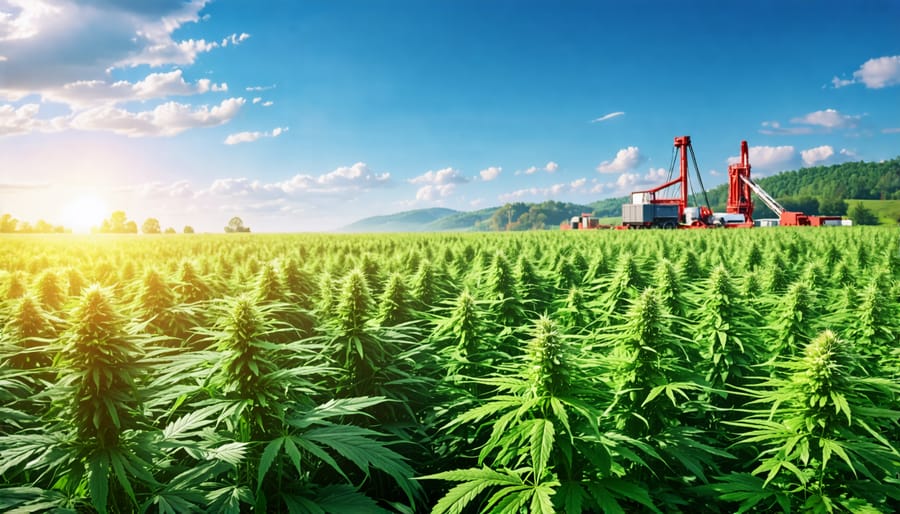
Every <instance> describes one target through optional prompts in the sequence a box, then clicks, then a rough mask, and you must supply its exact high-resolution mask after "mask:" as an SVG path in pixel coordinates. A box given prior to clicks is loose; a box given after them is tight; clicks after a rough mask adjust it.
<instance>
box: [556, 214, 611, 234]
mask: <svg viewBox="0 0 900 514" xmlns="http://www.w3.org/2000/svg"><path fill="white" fill-rule="evenodd" d="M559 228H560V230H586V229H589V228H601V225H600V220H599V219H598V218H597V217H596V216H594V215H593V214H591V213H589V212H582V213H581V216H572V219H570V220H568V221H563V222H562V223H560V224H559ZM602 228H609V225H604V226H603V227H602Z"/></svg>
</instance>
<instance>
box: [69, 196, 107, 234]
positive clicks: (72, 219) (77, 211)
mask: <svg viewBox="0 0 900 514" xmlns="http://www.w3.org/2000/svg"><path fill="white" fill-rule="evenodd" d="M109 214H110V211H109V207H108V206H107V205H106V202H105V201H104V200H103V199H101V198H100V197H98V196H97V195H93V194H85V195H80V196H76V197H75V198H74V199H72V200H71V201H69V203H67V204H66V205H65V206H64V208H63V210H62V216H61V217H60V218H59V222H60V223H61V224H63V225H64V226H66V227H68V228H71V229H72V231H73V232H80V233H87V232H90V231H91V228H93V227H99V226H100V224H101V222H102V221H103V219H104V218H108V217H109Z"/></svg>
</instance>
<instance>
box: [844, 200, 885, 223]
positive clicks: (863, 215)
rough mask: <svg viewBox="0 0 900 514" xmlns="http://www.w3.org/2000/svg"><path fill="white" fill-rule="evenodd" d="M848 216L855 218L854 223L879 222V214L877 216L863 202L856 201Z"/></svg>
mask: <svg viewBox="0 0 900 514" xmlns="http://www.w3.org/2000/svg"><path fill="white" fill-rule="evenodd" d="M848 216H850V219H852V220H853V224H854V225H877V224H878V216H876V215H875V213H873V212H872V210H871V209H869V208H867V207H866V206H865V205H863V203H862V202H856V204H855V205H854V206H853V207H851V208H850V212H849V213H848Z"/></svg>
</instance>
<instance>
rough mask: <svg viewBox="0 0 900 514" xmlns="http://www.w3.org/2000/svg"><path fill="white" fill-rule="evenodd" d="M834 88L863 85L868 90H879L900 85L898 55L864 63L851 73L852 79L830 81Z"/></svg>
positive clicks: (836, 78)
mask: <svg viewBox="0 0 900 514" xmlns="http://www.w3.org/2000/svg"><path fill="white" fill-rule="evenodd" d="M831 83H832V85H834V87H836V88H840V87H845V86H849V85H851V84H860V83H861V84H865V86H866V87H867V88H869V89H881V88H884V87H888V86H895V85H897V84H900V55H891V56H885V57H876V58H873V59H869V60H868V61H866V62H864V63H863V64H862V65H861V66H860V67H859V69H858V70H856V71H854V72H853V79H841V78H838V77H834V78H833V79H831Z"/></svg>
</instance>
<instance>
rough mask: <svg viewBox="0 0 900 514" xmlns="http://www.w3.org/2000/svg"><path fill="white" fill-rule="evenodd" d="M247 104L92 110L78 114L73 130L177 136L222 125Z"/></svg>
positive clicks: (241, 101) (236, 100)
mask: <svg viewBox="0 0 900 514" xmlns="http://www.w3.org/2000/svg"><path fill="white" fill-rule="evenodd" d="M243 104H244V99H243V98H229V99H227V100H223V101H222V102H221V103H220V104H219V105H217V106H214V107H212V108H210V107H209V106H207V105H203V106H200V107H198V108H194V107H192V106H190V105H187V104H181V103H176V102H167V103H164V104H161V105H158V106H157V107H156V108H154V109H153V110H150V111H142V112H131V111H127V110H125V109H120V108H117V107H113V106H102V107H97V108H93V109H88V110H86V111H82V112H80V113H78V114H76V115H75V116H74V117H73V118H72V119H71V124H70V126H71V127H72V128H76V129H81V130H102V131H110V132H114V133H116V134H124V135H127V136H129V137H142V136H173V135H175V134H179V133H181V132H184V131H185V130H188V129H191V128H197V127H212V126H216V125H222V124H223V123H227V122H228V121H229V120H231V119H232V118H233V117H234V116H235V115H236V114H237V113H238V111H239V110H240V108H241V106H242V105H243Z"/></svg>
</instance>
